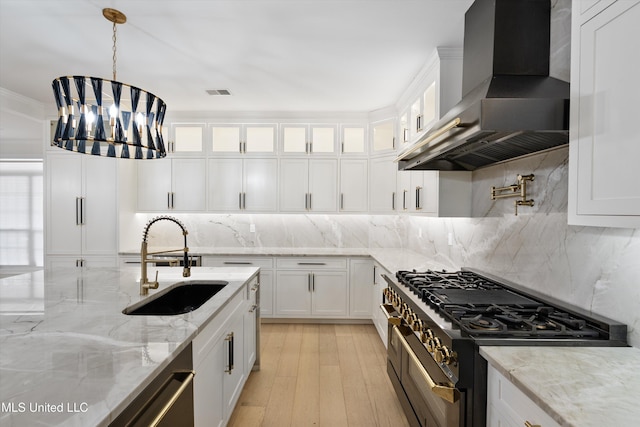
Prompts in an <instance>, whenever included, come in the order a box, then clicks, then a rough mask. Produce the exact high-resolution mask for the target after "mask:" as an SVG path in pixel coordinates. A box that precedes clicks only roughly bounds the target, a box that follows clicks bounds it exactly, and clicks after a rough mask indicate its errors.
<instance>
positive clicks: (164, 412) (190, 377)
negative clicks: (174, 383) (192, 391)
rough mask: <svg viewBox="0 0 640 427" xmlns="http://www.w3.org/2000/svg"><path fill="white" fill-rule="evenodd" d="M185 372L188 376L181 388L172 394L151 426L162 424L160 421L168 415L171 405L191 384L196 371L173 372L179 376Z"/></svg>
mask: <svg viewBox="0 0 640 427" xmlns="http://www.w3.org/2000/svg"><path fill="white" fill-rule="evenodd" d="M185 373H186V374H187V377H186V378H185V379H184V381H183V382H182V384H181V385H180V388H178V390H176V392H175V394H174V395H173V396H171V399H169V401H168V402H167V403H165V405H164V406H163V407H162V409H161V410H160V413H159V414H158V415H156V417H155V418H154V419H153V421H152V422H151V424H149V425H150V426H153V427H155V426H157V425H158V424H160V421H162V419H163V418H164V417H165V415H167V412H169V409H171V407H172V406H173V405H174V404H175V403H176V401H177V400H178V399H179V398H180V396H181V395H182V393H184V391H185V390H186V389H187V387H189V385H190V384H191V382H192V381H193V377H194V375H195V372H193V371H176V372H174V373H173V375H174V376H177V375H178V374H185Z"/></svg>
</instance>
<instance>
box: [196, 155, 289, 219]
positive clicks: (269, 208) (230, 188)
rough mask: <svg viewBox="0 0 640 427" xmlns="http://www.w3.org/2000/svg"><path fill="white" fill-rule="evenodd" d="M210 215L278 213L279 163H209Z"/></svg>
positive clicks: (216, 161)
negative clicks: (219, 213) (244, 212)
mask: <svg viewBox="0 0 640 427" xmlns="http://www.w3.org/2000/svg"><path fill="white" fill-rule="evenodd" d="M208 165H209V168H208V169H209V174H208V177H209V186H208V194H209V198H208V199H209V203H208V207H209V211H214V212H220V211H222V212H239V211H249V212H275V211H276V210H277V201H278V199H277V188H278V187H277V177H278V160H277V159H254V158H251V159H237V158H236V159H228V158H226V159H209V163H208Z"/></svg>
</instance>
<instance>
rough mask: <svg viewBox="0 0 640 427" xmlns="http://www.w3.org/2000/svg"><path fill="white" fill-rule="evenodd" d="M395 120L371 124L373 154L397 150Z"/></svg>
mask: <svg viewBox="0 0 640 427" xmlns="http://www.w3.org/2000/svg"><path fill="white" fill-rule="evenodd" d="M394 127H395V122H394V120H393V119H388V120H383V121H380V122H376V123H372V124H371V147H372V151H373V153H380V152H384V151H393V150H394V149H395V148H396V146H395V145H396V138H395V132H394Z"/></svg>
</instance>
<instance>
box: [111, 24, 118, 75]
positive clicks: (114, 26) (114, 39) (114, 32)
mask: <svg viewBox="0 0 640 427" xmlns="http://www.w3.org/2000/svg"><path fill="white" fill-rule="evenodd" d="M112 39H113V80H118V79H117V78H116V40H117V37H116V23H115V21H114V22H113V37H112Z"/></svg>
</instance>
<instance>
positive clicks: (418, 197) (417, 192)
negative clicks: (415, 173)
mask: <svg viewBox="0 0 640 427" xmlns="http://www.w3.org/2000/svg"><path fill="white" fill-rule="evenodd" d="M421 190H422V187H416V210H420V209H422V206H421V205H420V191H421Z"/></svg>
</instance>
